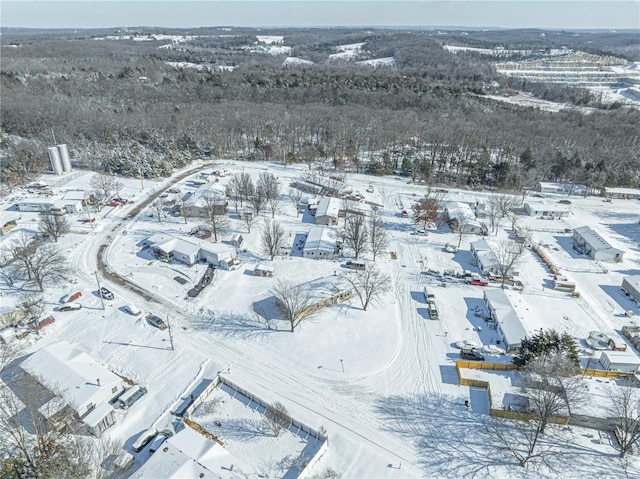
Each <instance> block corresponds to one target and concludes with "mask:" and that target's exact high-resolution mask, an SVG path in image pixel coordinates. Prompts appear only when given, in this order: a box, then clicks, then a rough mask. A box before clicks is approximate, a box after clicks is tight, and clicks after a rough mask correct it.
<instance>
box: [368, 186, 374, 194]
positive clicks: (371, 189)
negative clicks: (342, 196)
mask: <svg viewBox="0 0 640 479" xmlns="http://www.w3.org/2000/svg"><path fill="white" fill-rule="evenodd" d="M367 193H373V185H369V187H368V188H367Z"/></svg>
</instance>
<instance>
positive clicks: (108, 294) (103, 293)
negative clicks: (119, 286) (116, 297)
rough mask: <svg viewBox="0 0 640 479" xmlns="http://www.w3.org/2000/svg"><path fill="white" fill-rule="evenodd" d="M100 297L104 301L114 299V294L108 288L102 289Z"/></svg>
mask: <svg viewBox="0 0 640 479" xmlns="http://www.w3.org/2000/svg"><path fill="white" fill-rule="evenodd" d="M100 296H101V297H102V298H104V299H113V293H112V292H111V291H109V290H108V289H107V288H100Z"/></svg>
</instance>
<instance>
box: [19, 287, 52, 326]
mask: <svg viewBox="0 0 640 479" xmlns="http://www.w3.org/2000/svg"><path fill="white" fill-rule="evenodd" d="M18 305H19V306H20V308H22V309H23V310H24V311H25V313H26V316H25V319H26V320H27V322H28V323H29V324H33V323H37V322H38V321H39V320H40V318H42V315H43V314H44V311H45V309H46V308H45V305H44V298H43V297H42V295H41V294H38V293H23V294H22V295H20V298H19V299H18Z"/></svg>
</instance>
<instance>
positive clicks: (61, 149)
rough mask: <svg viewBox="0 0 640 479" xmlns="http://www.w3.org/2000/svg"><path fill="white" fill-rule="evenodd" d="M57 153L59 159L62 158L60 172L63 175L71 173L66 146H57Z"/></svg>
mask: <svg viewBox="0 0 640 479" xmlns="http://www.w3.org/2000/svg"><path fill="white" fill-rule="evenodd" d="M58 152H59V153H60V158H62V170H63V171H64V172H65V173H69V172H70V171H71V158H69V150H67V145H58Z"/></svg>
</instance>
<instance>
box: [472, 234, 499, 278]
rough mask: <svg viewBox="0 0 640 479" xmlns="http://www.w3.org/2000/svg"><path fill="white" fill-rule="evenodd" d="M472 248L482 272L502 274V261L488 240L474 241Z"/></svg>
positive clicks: (474, 257)
mask: <svg viewBox="0 0 640 479" xmlns="http://www.w3.org/2000/svg"><path fill="white" fill-rule="evenodd" d="M470 249H471V255H472V256H473V259H474V260H475V262H476V264H477V265H478V269H479V270H480V271H481V272H482V274H489V273H494V274H500V261H499V260H498V257H497V256H496V254H495V253H494V252H493V250H492V249H491V245H490V244H489V243H488V242H487V241H486V240H479V241H473V242H472V243H471V244H470Z"/></svg>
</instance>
